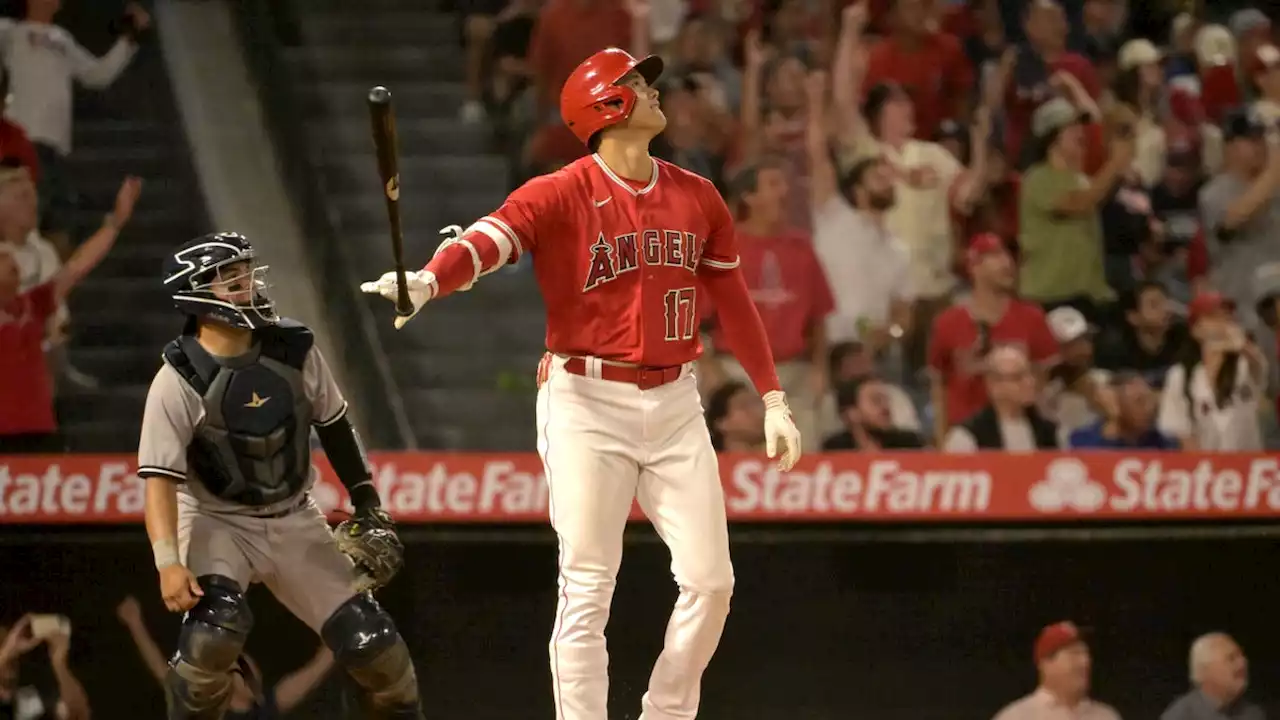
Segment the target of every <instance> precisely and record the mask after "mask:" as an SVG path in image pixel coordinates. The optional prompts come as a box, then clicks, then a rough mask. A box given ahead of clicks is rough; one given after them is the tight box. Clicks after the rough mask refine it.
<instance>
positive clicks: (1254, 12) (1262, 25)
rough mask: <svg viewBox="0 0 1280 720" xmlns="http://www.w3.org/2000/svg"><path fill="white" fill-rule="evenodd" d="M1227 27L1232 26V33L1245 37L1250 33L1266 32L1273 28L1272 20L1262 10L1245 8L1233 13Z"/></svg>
mask: <svg viewBox="0 0 1280 720" xmlns="http://www.w3.org/2000/svg"><path fill="white" fill-rule="evenodd" d="M1227 27H1229V28H1231V34H1232V35H1235V36H1236V37H1243V36H1245V35H1247V34H1249V33H1256V32H1265V31H1266V30H1268V29H1270V28H1271V21H1270V20H1268V19H1267V16H1266V14H1265V13H1263V12H1262V11H1261V10H1259V9H1257V8H1245V9H1244V10H1237V11H1235V12H1234V13H1232V14H1231V18H1230V19H1229V20H1227Z"/></svg>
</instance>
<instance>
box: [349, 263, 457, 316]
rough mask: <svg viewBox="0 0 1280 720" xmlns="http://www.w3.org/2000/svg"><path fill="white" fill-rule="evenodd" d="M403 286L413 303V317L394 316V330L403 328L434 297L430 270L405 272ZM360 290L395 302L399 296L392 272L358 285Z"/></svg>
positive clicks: (397, 285)
mask: <svg viewBox="0 0 1280 720" xmlns="http://www.w3.org/2000/svg"><path fill="white" fill-rule="evenodd" d="M404 282H405V285H406V286H407V287H408V289H409V300H410V301H412V302H413V315H409V316H407V317H401V316H399V315H397V316H396V329H397V330H399V329H400V328H402V327H404V324H405V323H407V322H409V321H410V320H412V319H413V317H414V315H417V314H418V311H419V310H421V309H422V306H423V305H426V304H427V301H428V300H430V299H431V298H433V297H435V296H436V289H437V287H438V286H437V285H436V274H435V273H433V272H431V271H430V270H419V271H417V272H406V273H405V274H404ZM360 290H361V291H362V292H367V293H369V294H370V295H381V296H382V297H384V298H386V299H388V300H390V301H391V302H393V303H394V302H395V301H396V298H397V297H398V296H399V294H400V285H399V283H398V282H397V281H396V274H395V272H394V271H392V272H388V273H383V274H382V277H380V278H378V279H377V280H374V281H373V282H366V283H360Z"/></svg>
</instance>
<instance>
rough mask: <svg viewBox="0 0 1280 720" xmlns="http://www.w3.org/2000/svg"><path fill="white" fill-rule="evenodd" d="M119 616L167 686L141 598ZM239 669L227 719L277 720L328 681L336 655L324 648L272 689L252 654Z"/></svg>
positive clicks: (123, 606)
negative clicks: (267, 685)
mask: <svg viewBox="0 0 1280 720" xmlns="http://www.w3.org/2000/svg"><path fill="white" fill-rule="evenodd" d="M116 617H118V618H119V619H120V623H121V624H122V625H124V627H125V629H126V630H128V631H129V636H130V637H131V638H133V644H134V645H135V646H136V647H137V649H138V654H139V655H141V656H142V661H143V663H145V664H146V666H147V670H148V671H149V672H150V673H151V676H152V677H154V678H155V679H156V682H157V683H160V684H162V685H163V683H164V677H165V674H166V673H168V671H169V663H168V661H167V660H166V659H165V656H164V653H162V652H161V651H160V646H159V645H157V644H156V641H155V638H153V637H151V632H150V631H149V630H147V624H146V621H145V620H144V619H143V617H142V607H141V606H140V605H139V604H138V600H137V598H135V597H133V596H132V595H130V596H129V597H126V598H125V599H124V600H122V601H121V602H120V605H119V606H117V607H116ZM237 666H238V669H237V671H235V672H233V673H232V684H231V702H230V704H229V705H228V707H227V713H226V715H225V716H224V717H225V720H273V719H274V718H276V717H279V716H280V715H287V714H289V713H290V712H292V711H293V710H294V708H296V707H298V706H299V705H301V704H302V702H303V701H304V700H306V699H307V697H308V696H309V695H311V693H312V691H313V690H315V689H316V687H317V686H318V685H320V683H321V682H323V681H324V679H325V676H327V675H328V674H329V671H330V670H331V669H333V652H332V651H330V650H329V648H327V647H325V646H321V647H320V649H319V650H318V651H316V654H315V655H314V656H312V658H311V660H309V661H308V662H307V663H306V664H305V665H303V666H302V667H300V668H298V669H297V670H294V671H293V672H291V673H289V674H288V675H285V676H284V677H283V678H281V679H280V682H278V683H276V684H275V685H273V686H271V687H265V686H264V684H263V682H262V671H261V669H259V668H258V664H257V663H256V662H254V661H253V659H252V658H250V657H249V656H248V655H241V656H240V659H239V660H238V661H237Z"/></svg>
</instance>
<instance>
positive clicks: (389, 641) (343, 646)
mask: <svg viewBox="0 0 1280 720" xmlns="http://www.w3.org/2000/svg"><path fill="white" fill-rule="evenodd" d="M320 636H321V637H322V638H324V644H325V645H327V646H328V647H329V649H330V650H332V651H333V655H334V658H335V659H336V660H337V661H338V664H339V665H342V667H343V668H345V669H346V671H347V673H348V674H350V675H351V678H352V679H353V680H355V681H356V684H358V685H359V686H360V687H361V688H362V689H363V690H364V697H363V702H362V705H363V706H364V709H365V714H366V717H368V718H371V720H422V718H423V715H422V705H421V703H420V701H419V700H418V678H417V675H416V674H415V673H414V671H413V660H412V659H410V657H409V648H408V647H407V646H406V645H405V644H404V639H403V638H401V637H400V633H399V632H397V631H396V624H395V622H394V621H393V620H392V619H391V616H390V615H388V614H387V611H385V610H383V609H382V606H380V605H378V602H377V601H376V600H374V599H373V596H371V595H369V594H368V593H360V594H359V595H355V596H354V597H352V598H351V599H350V600H348V601H346V602H345V603H343V604H342V606H341V607H339V608H338V609H337V610H335V611H334V613H333V615H332V616H330V617H329V619H328V620H326V621H325V624H324V627H323V628H321V629H320Z"/></svg>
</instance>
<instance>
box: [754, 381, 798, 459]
mask: <svg viewBox="0 0 1280 720" xmlns="http://www.w3.org/2000/svg"><path fill="white" fill-rule="evenodd" d="M761 399H762V400H764V443H765V453H766V454H768V456H769V457H770V458H778V469H779V470H781V471H783V472H786V471H788V470H790V469H791V468H793V467H795V464H796V461H797V460H799V459H800V431H799V430H797V429H796V423H795V421H794V420H792V419H791V408H789V407H787V395H786V393H784V392H782V391H781V390H772V391H770V392H767V393H765V394H764V397H763V398H761ZM779 451H781V455H782V456H781V457H778V455H779Z"/></svg>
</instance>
